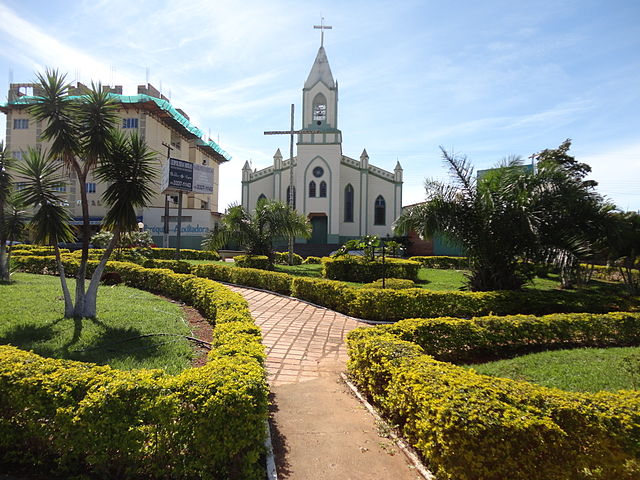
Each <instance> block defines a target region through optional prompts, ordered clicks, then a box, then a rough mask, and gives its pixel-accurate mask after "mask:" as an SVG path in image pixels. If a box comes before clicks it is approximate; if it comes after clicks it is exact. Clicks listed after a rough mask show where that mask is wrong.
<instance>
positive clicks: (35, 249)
mask: <svg viewBox="0 0 640 480" xmlns="http://www.w3.org/2000/svg"><path fill="white" fill-rule="evenodd" d="M26 246H27V245H16V246H14V247H12V249H11V255H16V256H17V255H35V256H38V257H47V256H50V255H55V253H54V251H53V247H41V246H38V245H33V246H32V245H28V246H29V247H32V248H28V249H26V248H23V247H26ZM60 253H61V254H64V253H69V250H68V249H66V248H61V249H60Z"/></svg>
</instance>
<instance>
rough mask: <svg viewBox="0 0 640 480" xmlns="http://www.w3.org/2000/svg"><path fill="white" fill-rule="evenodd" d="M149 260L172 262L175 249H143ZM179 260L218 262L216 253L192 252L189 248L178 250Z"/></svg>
mask: <svg viewBox="0 0 640 480" xmlns="http://www.w3.org/2000/svg"><path fill="white" fill-rule="evenodd" d="M145 252H149V256H150V257H151V258H155V259H156V260H174V259H175V258H176V249H175V248H159V247H153V248H149V249H145ZM180 259H182V260H220V255H218V252H214V251H212V250H192V249H189V248H183V249H180Z"/></svg>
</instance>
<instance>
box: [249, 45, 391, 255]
mask: <svg viewBox="0 0 640 480" xmlns="http://www.w3.org/2000/svg"><path fill="white" fill-rule="evenodd" d="M302 124H303V127H302V129H301V130H299V133H298V134H297V135H298V137H297V144H296V145H297V155H295V156H294V158H293V178H294V199H295V201H294V205H295V208H296V210H297V211H298V212H300V213H302V214H304V215H306V216H307V217H308V218H309V219H310V221H311V225H312V227H313V233H312V237H311V238H310V239H309V240H307V242H308V243H312V244H330V245H338V244H342V243H344V242H345V241H347V240H349V239H352V238H359V237H362V236H364V235H378V236H381V237H384V236H386V235H393V233H392V226H393V222H394V220H395V219H396V218H397V217H398V216H399V215H400V213H401V206H402V167H401V166H400V163H397V165H396V167H395V170H394V171H393V172H389V171H386V170H383V169H381V168H378V167H375V166H373V165H371V164H370V163H369V156H368V155H367V151H366V150H363V152H362V154H361V155H360V158H359V160H356V159H354V158H350V157H348V156H346V155H343V154H342V132H341V131H340V130H339V129H338V84H337V82H335V81H334V79H333V75H332V74H331V68H330V67H329V62H328V60H327V55H326V52H325V49H324V47H323V46H321V47H320V49H319V50H318V54H317V56H316V59H315V62H314V64H313V67H312V68H311V72H310V73H309V76H308V78H307V80H306V82H305V84H304V88H303V89H302ZM285 138H286V137H285ZM287 150H288V149H287ZM290 166H291V161H290V160H289V159H283V158H282V154H281V152H280V149H278V150H277V151H276V153H275V155H274V156H273V165H272V166H270V167H267V168H264V169H262V170H257V171H252V170H251V168H250V166H249V163H248V162H246V163H245V165H244V168H243V169H242V206H243V207H245V208H246V209H248V210H253V209H254V208H255V206H256V204H257V202H258V200H259V199H260V198H268V199H276V200H280V201H282V202H287V198H288V191H289V175H290V172H289V168H290Z"/></svg>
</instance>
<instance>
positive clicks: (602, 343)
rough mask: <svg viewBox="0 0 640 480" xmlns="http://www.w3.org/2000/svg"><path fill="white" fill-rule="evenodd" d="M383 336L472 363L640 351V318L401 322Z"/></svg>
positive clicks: (446, 358)
mask: <svg viewBox="0 0 640 480" xmlns="http://www.w3.org/2000/svg"><path fill="white" fill-rule="evenodd" d="M381 330H384V331H386V332H389V333H391V334H393V335H396V336H397V337H398V338H400V339H402V340H406V341H410V342H413V343H415V344H417V345H420V347H422V349H423V350H424V351H425V353H427V354H428V355H431V356H433V357H434V358H436V359H437V360H442V361H451V362H455V363H473V362H477V361H485V360H486V359H487V358H505V357H511V356H513V355H515V354H519V353H522V352H528V351H540V350H551V349H561V348H577V347H625V346H631V345H640V313H637V312H636V313H633V312H611V313H605V314H593V313H556V314H552V315H545V316H543V317H535V316H533V315H512V316H504V317H497V316H486V317H474V318H471V319H469V320H464V319H459V318H450V317H449V318H447V317H444V318H419V319H415V318H414V319H409V320H400V321H399V322H397V323H394V324H392V325H385V326H383V327H381Z"/></svg>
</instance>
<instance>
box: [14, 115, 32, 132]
mask: <svg viewBox="0 0 640 480" xmlns="http://www.w3.org/2000/svg"><path fill="white" fill-rule="evenodd" d="M27 128H29V119H28V118H14V119H13V129H14V130H26V129H27Z"/></svg>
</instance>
